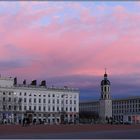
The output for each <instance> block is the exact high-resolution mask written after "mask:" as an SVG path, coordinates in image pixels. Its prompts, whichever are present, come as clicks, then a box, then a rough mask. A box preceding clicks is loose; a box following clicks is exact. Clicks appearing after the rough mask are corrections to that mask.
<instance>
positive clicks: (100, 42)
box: [0, 1, 140, 100]
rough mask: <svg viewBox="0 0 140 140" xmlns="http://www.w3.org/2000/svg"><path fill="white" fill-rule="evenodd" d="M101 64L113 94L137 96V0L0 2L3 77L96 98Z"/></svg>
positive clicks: (139, 61)
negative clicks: (34, 82)
mask: <svg viewBox="0 0 140 140" xmlns="http://www.w3.org/2000/svg"><path fill="white" fill-rule="evenodd" d="M105 68H107V73H108V79H109V80H110V81H111V95H112V97H113V98H119V97H120V98H121V97H128V96H139V95H140V86H139V85H140V2H138V1H134V2H132V1H123V2H120V1H115V2H111V1H99V2H97V1H67V2H66V1H58V2H56V1H52V2H51V1H30V2H27V1H14V2H10V1H5V2H4V1H3V2H0V74H1V76H4V77H7V76H9V77H10V76H11V77H17V78H18V80H19V82H22V81H23V80H24V79H27V83H29V84H30V83H31V81H32V80H34V79H37V80H38V84H39V82H40V81H41V80H46V82H47V84H48V86H51V85H54V86H56V87H57V86H58V87H63V86H68V87H74V88H79V90H80V100H95V99H99V98H100V82H101V80H102V79H103V75H104V72H105Z"/></svg>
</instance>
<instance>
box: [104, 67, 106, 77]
mask: <svg viewBox="0 0 140 140" xmlns="http://www.w3.org/2000/svg"><path fill="white" fill-rule="evenodd" d="M104 77H107V73H106V68H105V74H104Z"/></svg>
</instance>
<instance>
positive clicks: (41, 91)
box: [0, 77, 79, 124]
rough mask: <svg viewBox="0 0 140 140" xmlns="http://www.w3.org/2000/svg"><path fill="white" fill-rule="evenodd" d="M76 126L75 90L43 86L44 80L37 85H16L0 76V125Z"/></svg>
mask: <svg viewBox="0 0 140 140" xmlns="http://www.w3.org/2000/svg"><path fill="white" fill-rule="evenodd" d="M24 118H28V119H29V121H30V122H31V123H32V122H34V123H42V122H45V123H48V124H54V123H55V124H59V123H76V122H78V119H79V90H78V89H74V88H68V87H66V86H65V87H63V88H56V87H54V86H52V87H47V86H46V81H42V82H41V84H40V85H37V81H36V80H34V81H32V83H31V84H28V85H27V84H26V81H25V80H24V81H23V84H17V79H16V78H11V77H10V78H2V77H0V122H1V123H21V122H22V120H23V119H24Z"/></svg>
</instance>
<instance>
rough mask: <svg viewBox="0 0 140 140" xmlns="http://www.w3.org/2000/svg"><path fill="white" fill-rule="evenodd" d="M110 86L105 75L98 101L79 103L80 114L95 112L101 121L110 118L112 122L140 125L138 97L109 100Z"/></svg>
mask: <svg viewBox="0 0 140 140" xmlns="http://www.w3.org/2000/svg"><path fill="white" fill-rule="evenodd" d="M110 85H111V84H110V81H109V80H108V79H107V74H106V73H105V74H104V80H102V81H101V97H100V100H99V101H84V102H80V106H79V107H80V109H79V110H80V112H84V111H85V112H86V111H91V112H96V113H98V114H99V116H100V118H101V119H102V120H103V119H106V117H108V118H109V117H112V118H113V120H114V121H120V122H130V123H140V96H136V97H128V98H119V99H111V95H110Z"/></svg>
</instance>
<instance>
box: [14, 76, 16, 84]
mask: <svg viewBox="0 0 140 140" xmlns="http://www.w3.org/2000/svg"><path fill="white" fill-rule="evenodd" d="M14 85H17V77H15V78H14Z"/></svg>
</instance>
